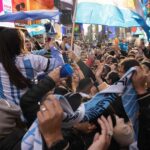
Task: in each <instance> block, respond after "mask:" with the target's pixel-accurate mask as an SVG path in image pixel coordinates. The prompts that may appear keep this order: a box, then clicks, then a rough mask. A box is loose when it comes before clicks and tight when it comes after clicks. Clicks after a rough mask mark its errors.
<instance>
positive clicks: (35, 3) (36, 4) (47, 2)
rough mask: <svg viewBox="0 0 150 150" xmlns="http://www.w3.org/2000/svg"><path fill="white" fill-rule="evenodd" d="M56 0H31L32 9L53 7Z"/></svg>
mask: <svg viewBox="0 0 150 150" xmlns="http://www.w3.org/2000/svg"><path fill="white" fill-rule="evenodd" d="M53 8H54V0H30V10H38V9H53Z"/></svg>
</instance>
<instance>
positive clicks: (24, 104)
mask: <svg viewBox="0 0 150 150" xmlns="http://www.w3.org/2000/svg"><path fill="white" fill-rule="evenodd" d="M54 87H55V82H54V81H53V80H52V79H51V78H50V77H48V76H47V77H45V78H44V79H43V80H41V81H40V82H39V83H38V84H37V85H34V86H33V87H32V89H29V90H28V91H27V92H26V93H25V94H24V95H23V96H22V98H21V100H20V106H21V109H22V112H23V115H24V117H25V119H26V120H27V125H28V127H30V126H31V124H32V123H33V121H34V120H35V119H36V117H37V112H38V111H39V104H38V103H39V102H41V101H42V97H43V96H44V95H45V94H46V93H47V92H49V91H51V90H52V89H53V88H54Z"/></svg>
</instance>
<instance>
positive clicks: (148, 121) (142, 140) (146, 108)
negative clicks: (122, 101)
mask: <svg viewBox="0 0 150 150" xmlns="http://www.w3.org/2000/svg"><path fill="white" fill-rule="evenodd" d="M138 102H139V106H140V112H139V134H138V148H139V150H150V92H148V93H146V94H144V95H141V96H139V99H138Z"/></svg>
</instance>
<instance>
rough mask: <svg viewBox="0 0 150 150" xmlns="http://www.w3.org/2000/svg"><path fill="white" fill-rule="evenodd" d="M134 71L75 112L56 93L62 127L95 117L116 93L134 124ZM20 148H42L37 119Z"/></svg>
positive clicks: (136, 104)
mask: <svg viewBox="0 0 150 150" xmlns="http://www.w3.org/2000/svg"><path fill="white" fill-rule="evenodd" d="M134 71H135V68H131V69H130V70H129V71H128V72H127V73H126V74H125V75H124V76H123V77H122V78H121V79H120V80H119V81H118V82H117V83H116V84H114V85H111V86H110V87H108V88H107V89H105V90H103V91H101V92H100V93H98V94H96V95H95V96H94V97H93V98H92V99H91V100H90V101H88V102H86V103H83V104H81V105H80V107H79V108H78V109H77V111H75V112H73V110H72V108H71V106H70V105H69V103H68V101H67V100H66V99H65V98H64V97H63V96H60V95H57V96H56V97H57V99H58V100H59V101H60V103H61V106H62V108H63V110H64V116H63V117H64V118H63V127H65V128H69V127H71V126H73V125H74V124H75V123H79V122H85V121H90V120H93V119H96V118H97V117H99V116H100V114H102V113H103V111H104V109H106V108H107V107H108V106H109V105H110V103H112V102H113V101H115V99H116V98H117V96H118V95H121V96H122V102H123V106H124V108H125V111H126V113H127V115H128V117H129V118H130V120H131V121H132V123H133V125H136V123H137V122H136V120H137V118H136V115H137V112H138V103H137V101H136V99H137V95H136V92H135V90H134V88H133V86H132V82H131V77H132V74H133V72H134ZM21 148H22V150H37V149H38V150H42V138H41V135H40V132H39V128H38V121H37V120H36V121H35V122H34V123H33V124H32V126H31V127H30V129H29V130H28V132H27V133H26V134H25V136H24V137H23V139H22V144H21Z"/></svg>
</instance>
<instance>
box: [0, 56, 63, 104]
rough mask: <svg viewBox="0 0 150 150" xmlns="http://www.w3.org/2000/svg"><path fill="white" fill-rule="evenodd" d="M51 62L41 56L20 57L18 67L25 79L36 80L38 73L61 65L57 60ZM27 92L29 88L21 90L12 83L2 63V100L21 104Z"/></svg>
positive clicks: (0, 90) (0, 78)
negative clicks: (20, 101) (22, 97)
mask: <svg viewBox="0 0 150 150" xmlns="http://www.w3.org/2000/svg"><path fill="white" fill-rule="evenodd" d="M49 60H50V61H49ZM49 60H48V59H47V58H45V57H43V56H39V55H33V54H26V55H19V56H17V57H16V66H17V68H18V69H19V71H20V72H21V73H22V74H23V75H24V76H25V77H27V78H29V79H31V80H32V79H34V78H36V76H37V75H38V73H40V72H43V71H46V70H47V71H52V70H53V69H54V68H56V67H58V66H60V65H61V64H60V63H59V62H58V61H57V60H56V59H55V58H51V59H49ZM26 91H27V88H26V89H23V90H20V89H18V88H17V87H16V86H15V85H13V84H12V83H11V82H10V80H9V76H8V74H7V72H6V71H5V69H4V67H3V65H2V64H1V63H0V98H4V99H7V100H10V101H13V102H14V103H15V104H19V100H20V98H21V96H22V95H23V94H24V93H25V92H26Z"/></svg>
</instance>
